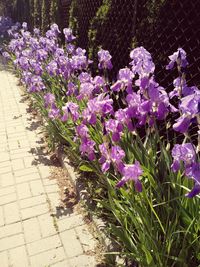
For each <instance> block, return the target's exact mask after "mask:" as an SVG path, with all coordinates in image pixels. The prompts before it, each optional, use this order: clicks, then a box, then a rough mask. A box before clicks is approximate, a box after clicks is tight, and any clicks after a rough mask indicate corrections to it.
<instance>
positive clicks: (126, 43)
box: [63, 0, 200, 86]
mask: <svg viewBox="0 0 200 267" xmlns="http://www.w3.org/2000/svg"><path fill="white" fill-rule="evenodd" d="M66 2H68V9H69V10H68V11H67V12H68V13H67V14H69V13H70V16H69V20H70V19H71V20H72V19H73V18H74V17H75V19H76V20H75V21H76V32H77V34H78V40H77V42H78V45H79V46H81V47H83V48H86V49H87V51H88V53H89V54H90V56H91V57H92V58H95V55H96V52H97V50H98V48H99V46H102V48H104V49H107V50H109V51H110V53H111V54H112V56H113V59H112V62H113V65H114V69H113V71H112V77H116V74H117V71H118V70H119V69H120V68H122V67H124V66H127V65H128V64H129V61H130V59H129V53H130V50H131V49H132V48H133V47H136V46H140V45H143V46H144V47H145V48H146V49H147V50H148V51H149V52H150V53H151V54H152V56H153V59H154V61H155V63H156V66H157V73H158V80H159V81H160V82H162V84H163V83H164V85H165V86H168V85H169V84H170V82H172V79H171V78H170V80H169V79H168V77H169V73H168V72H167V71H166V70H165V65H166V64H167V62H168V59H167V57H168V56H169V55H170V54H172V53H173V52H174V51H176V50H177V48H178V47H182V48H183V49H185V51H186V52H187V54H188V60H189V62H190V66H189V68H188V73H189V74H188V79H189V82H190V84H195V85H197V86H199V85H200V37H199V36H200V28H199V25H200V16H199V10H200V1H199V0H193V1H190V0H182V1H177V0H95V1H94V0H66ZM69 3H70V4H69ZM72 4H73V7H74V10H75V12H73V10H71V11H70V6H72ZM63 20H65V21H66V17H64V15H63ZM72 26H73V25H72ZM170 75H171V74H170Z"/></svg>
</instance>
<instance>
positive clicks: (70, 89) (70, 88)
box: [66, 82, 78, 96]
mask: <svg viewBox="0 0 200 267" xmlns="http://www.w3.org/2000/svg"><path fill="white" fill-rule="evenodd" d="M66 94H67V95H68V96H71V95H75V96H76V95H77V94H78V88H77V86H76V85H75V84H74V83H73V82H68V84H67V93H66Z"/></svg>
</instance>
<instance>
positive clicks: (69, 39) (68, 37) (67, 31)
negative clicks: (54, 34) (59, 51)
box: [63, 28, 76, 42]
mask: <svg viewBox="0 0 200 267" xmlns="http://www.w3.org/2000/svg"><path fill="white" fill-rule="evenodd" d="M63 33H64V35H65V41H66V42H72V41H74V40H75V39H76V37H75V36H74V35H73V34H72V30H71V29H70V28H65V29H63Z"/></svg>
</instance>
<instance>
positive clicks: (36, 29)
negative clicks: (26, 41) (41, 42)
mask: <svg viewBox="0 0 200 267" xmlns="http://www.w3.org/2000/svg"><path fill="white" fill-rule="evenodd" d="M33 32H34V35H35V36H37V37H38V36H39V35H40V29H38V28H34V29H33Z"/></svg>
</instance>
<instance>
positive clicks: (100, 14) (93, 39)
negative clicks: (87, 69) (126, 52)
mask: <svg viewBox="0 0 200 267" xmlns="http://www.w3.org/2000/svg"><path fill="white" fill-rule="evenodd" d="M111 4H112V0H103V3H102V5H101V6H100V7H99V9H98V10H97V12H96V15H95V17H94V18H92V20H91V21H90V27H89V31H88V40H89V47H88V51H89V58H92V59H94V58H95V57H96V55H97V51H98V49H99V46H100V45H101V44H100V43H99V42H98V41H97V35H98V32H99V31H100V30H101V29H102V28H103V27H104V24H105V22H106V21H107V19H108V14H109V11H110V8H111Z"/></svg>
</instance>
